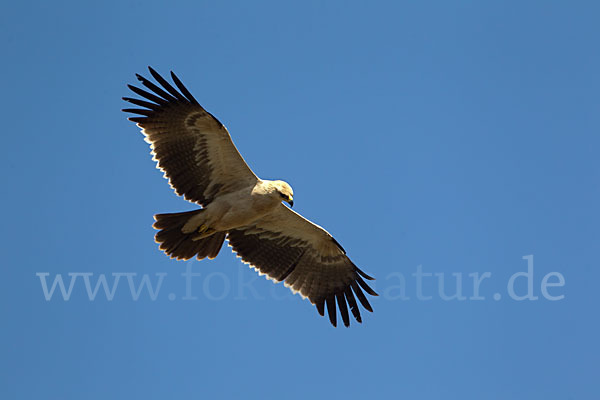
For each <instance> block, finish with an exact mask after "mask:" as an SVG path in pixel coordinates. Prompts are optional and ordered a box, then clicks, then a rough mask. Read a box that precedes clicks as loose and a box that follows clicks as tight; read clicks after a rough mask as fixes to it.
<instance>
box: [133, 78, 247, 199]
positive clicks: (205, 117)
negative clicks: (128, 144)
mask: <svg viewBox="0 0 600 400" xmlns="http://www.w3.org/2000/svg"><path fill="white" fill-rule="evenodd" d="M148 69H149V70H150V73H151V74H152V76H153V77H154V79H156V81H157V82H158V83H159V85H160V86H162V88H161V87H159V86H157V85H155V84H154V83H152V82H151V81H149V80H148V79H146V78H144V77H143V76H141V75H137V74H136V76H137V78H138V80H139V81H140V82H141V83H142V85H144V86H145V87H146V88H148V89H150V91H151V92H148V91H146V90H143V89H140V88H138V87H135V86H132V85H128V87H129V89H131V90H132V91H133V92H134V93H136V94H137V95H139V96H141V97H143V98H144V100H141V99H134V98H130V97H123V100H125V101H128V102H130V103H132V104H135V105H137V106H140V107H143V108H128V109H124V110H123V111H125V112H130V113H134V114H139V115H140V117H131V118H129V120H130V121H133V122H136V123H137V125H138V126H139V127H140V128H142V133H143V134H144V135H145V136H146V141H147V142H148V143H150V147H151V149H152V155H153V156H154V157H153V159H154V160H155V161H157V162H158V165H157V168H159V169H160V170H162V171H163V172H164V175H165V177H166V178H167V179H168V180H169V183H170V184H171V187H172V188H173V189H174V190H175V193H177V194H178V195H180V196H184V198H185V199H186V200H189V201H193V202H196V203H198V204H200V205H202V206H206V205H207V204H209V203H210V202H211V201H212V200H213V199H214V198H215V197H216V196H218V195H220V194H224V193H229V192H232V191H235V190H239V189H242V188H244V187H248V186H250V185H253V184H254V183H256V181H257V180H258V178H257V177H256V175H254V173H253V172H252V170H251V169H250V167H248V165H247V164H246V162H245V161H244V159H243V158H242V156H241V155H240V153H239V152H238V150H237V149H236V147H235V145H234V144H233V142H232V141H231V137H230V136H229V132H227V129H226V128H225V126H223V124H221V123H220V122H219V121H218V120H217V119H216V118H215V117H213V116H212V115H211V114H210V113H209V112H207V111H206V110H205V109H204V108H202V106H201V105H200V104H198V102H197V101H196V99H194V97H193V96H192V95H191V94H190V92H189V91H188V90H187V89H186V88H185V86H183V84H182V83H181V81H180V80H179V79H178V78H177V76H175V74H174V73H173V72H171V78H172V79H173V82H174V83H175V85H176V86H177V88H178V89H179V90H177V89H175V88H174V87H173V86H172V85H171V84H170V83H169V82H167V81H166V80H165V79H164V78H163V77H162V76H160V75H159V74H158V73H157V72H156V71H154V70H153V69H152V68H150V67H148Z"/></svg>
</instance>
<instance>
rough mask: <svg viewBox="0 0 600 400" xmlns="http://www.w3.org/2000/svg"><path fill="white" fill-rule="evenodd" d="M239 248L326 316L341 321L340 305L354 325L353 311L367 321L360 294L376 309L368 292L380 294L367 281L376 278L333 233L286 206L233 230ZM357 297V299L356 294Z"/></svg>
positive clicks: (232, 241) (366, 304)
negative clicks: (363, 270)
mask: <svg viewBox="0 0 600 400" xmlns="http://www.w3.org/2000/svg"><path fill="white" fill-rule="evenodd" d="M227 239H228V241H229V245H230V246H231V247H232V248H233V251H235V252H236V253H237V255H238V256H239V257H240V258H241V259H242V260H243V261H244V262H246V263H248V264H250V265H251V266H252V267H253V268H254V269H256V270H257V271H258V272H259V274H260V275H266V277H267V278H269V279H271V280H273V281H275V282H281V281H284V284H285V286H287V287H289V288H290V289H291V290H292V291H293V292H294V293H299V294H300V295H301V296H302V297H303V298H308V299H309V300H310V302H311V303H312V304H314V305H315V306H316V308H317V311H318V313H319V314H320V315H321V316H324V315H325V305H326V306H327V314H328V316H329V320H330V322H331V324H332V325H334V326H336V325H337V316H336V315H337V311H336V302H337V308H338V309H339V311H340V315H341V317H342V321H343V322H344V325H345V326H349V325H350V318H349V310H348V309H350V312H351V313H352V315H353V317H354V319H355V320H356V321H357V322H362V319H361V315H360V310H359V308H358V304H357V301H356V298H358V300H359V302H360V304H361V305H362V306H363V307H364V308H365V309H366V310H368V311H373V309H372V307H371V305H370V304H369V302H368V300H367V298H366V296H365V294H364V293H363V291H362V290H361V288H362V289H364V291H366V292H367V293H368V294H370V295H372V296H377V293H375V291H373V289H371V288H370V287H369V286H368V284H367V283H366V282H365V281H364V279H363V277H364V278H365V279H369V280H372V279H373V278H371V277H370V276H368V275H367V274H365V273H364V272H362V271H361V270H360V269H358V268H357V267H356V266H355V265H354V263H352V261H351V260H350V259H349V258H348V256H347V255H346V253H345V252H344V251H343V249H342V247H341V246H340V245H339V243H337V242H336V241H335V240H334V239H333V237H332V236H331V235H330V234H329V233H328V232H327V231H325V230H324V229H323V228H321V227H319V226H318V225H315V224H313V223H312V222H310V221H308V220H307V219H305V218H303V217H302V216H301V215H299V214H297V213H295V212H294V211H292V210H290V209H289V208H288V207H286V206H284V205H283V204H282V205H281V206H279V207H277V209H276V211H275V212H273V213H271V214H269V215H267V216H265V217H263V218H261V219H259V220H258V221H256V222H255V223H254V224H253V225H251V226H246V227H243V228H239V229H236V230H232V231H230V232H229V234H228V236H227ZM355 296H356V297H355Z"/></svg>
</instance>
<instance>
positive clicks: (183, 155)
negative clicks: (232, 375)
mask: <svg viewBox="0 0 600 400" xmlns="http://www.w3.org/2000/svg"><path fill="white" fill-rule="evenodd" d="M150 72H151V74H152V76H153V77H154V78H155V79H156V80H157V81H158V83H159V84H160V85H161V86H162V88H161V87H159V86H157V85H155V84H154V83H152V82H150V81H149V80H147V79H145V78H143V77H142V76H140V75H137V77H138V79H139V80H140V81H141V82H142V84H143V85H144V86H146V88H148V89H150V90H151V91H152V93H151V92H147V91H145V90H143V89H140V88H137V87H135V86H131V85H129V88H130V89H131V90H132V91H133V92H135V93H136V94H138V95H140V96H141V97H143V98H144V100H141V99H134V98H124V100H126V101H128V102H130V103H133V104H135V105H137V106H141V107H143V108H135V109H126V110H124V111H127V112H132V113H136V114H139V115H141V117H132V118H129V119H130V120H132V121H134V122H136V123H137V124H138V126H140V127H141V128H142V132H143V133H144V135H145V136H146V141H147V142H148V143H150V145H151V148H152V154H153V155H154V160H155V161H157V163H158V165H157V167H158V168H160V169H161V170H162V171H163V172H164V174H165V177H166V178H167V179H168V180H169V183H170V184H171V187H172V188H173V189H174V190H175V192H176V193H177V194H178V195H181V196H184V198H185V199H186V200H189V201H191V202H195V203H197V204H199V205H200V206H202V208H201V209H197V210H193V211H187V212H180V213H172V214H157V215H155V219H156V222H155V224H154V227H155V228H156V229H158V230H159V232H158V233H157V234H156V241H157V242H158V243H160V248H161V249H162V250H163V251H164V252H165V253H167V254H168V255H169V256H171V257H172V258H177V259H189V258H192V257H197V258H198V259H202V258H205V257H208V258H214V257H216V256H217V254H218V253H219V250H220V249H221V247H222V244H223V241H224V240H225V239H227V241H228V242H229V245H230V246H231V247H232V248H233V250H234V251H235V252H236V253H237V255H238V256H239V257H241V258H242V260H243V261H244V262H245V263H247V264H250V265H251V266H252V267H253V268H254V269H256V270H257V271H258V272H259V273H260V274H261V275H265V276H266V277H267V278H269V279H271V280H273V281H275V282H280V281H284V284H285V285H286V286H287V287H289V288H290V289H291V290H292V291H293V292H294V293H299V294H300V295H301V296H302V297H303V298H308V299H309V300H310V301H311V303H313V304H314V305H316V307H317V310H318V311H319V314H321V315H324V311H325V305H327V311H328V314H329V319H330V321H331V323H332V324H333V325H334V326H335V325H336V302H337V306H338V307H339V310H340V313H341V316H342V319H343V321H344V325H346V326H348V325H349V313H348V308H349V309H350V311H351V313H352V314H353V316H354V318H355V319H356V320H357V321H358V322H361V315H360V311H359V308H358V303H357V301H356V300H357V299H358V301H359V302H360V304H362V305H363V307H365V308H366V309H367V310H368V311H372V309H371V306H370V304H369V302H368V300H367V298H366V296H365V295H364V293H363V292H362V290H364V291H366V292H367V293H369V294H371V295H376V293H375V292H374V291H373V290H372V289H371V288H370V287H369V286H368V285H367V284H366V282H365V281H364V280H363V278H365V279H373V278H371V277H369V276H368V275H367V274H365V273H364V272H362V271H361V270H360V269H359V268H358V267H356V266H355V265H354V263H352V261H350V259H349V258H348V257H347V256H346V252H345V251H344V249H343V248H342V247H341V246H340V244H339V243H338V242H337V241H336V240H335V239H334V238H333V237H332V236H331V235H330V234H329V233H328V232H327V231H326V230H324V229H323V228H321V227H320V226H318V225H316V224H314V223H312V222H310V221H308V220H307V219H305V218H304V217H302V216H301V215H299V214H297V213H296V212H294V211H292V210H291V209H290V208H288V207H287V206H285V205H284V204H282V201H285V202H288V203H290V206H291V205H293V192H292V188H291V187H290V186H289V185H288V184H287V183H286V182H283V181H269V180H261V179H259V178H258V177H257V176H256V175H255V174H254V173H253V172H252V170H251V169H250V168H249V167H248V165H247V164H246V162H245V161H244V159H243V158H242V156H241V155H240V154H239V152H238V151H237V149H236V147H235V145H234V144H233V142H232V140H231V137H230V136H229V132H227V129H225V127H224V126H223V124H221V123H220V122H219V121H218V120H217V119H216V118H214V117H213V116H212V115H211V114H210V113H208V112H207V111H206V110H204V108H202V107H201V106H200V105H199V104H198V102H197V101H196V100H195V99H194V97H193V96H192V95H191V94H190V92H189V91H188V90H187V89H186V88H185V87H184V86H183V84H182V83H181V81H179V79H178V78H177V77H176V76H175V75H174V74H173V73H171V76H172V78H173V81H174V82H175V84H176V86H177V88H178V89H179V90H177V89H175V88H174V87H173V86H171V84H169V83H168V82H167V81H166V80H165V79H164V78H162V77H161V76H160V75H159V74H157V73H156V72H155V71H154V70H152V69H151V68H150ZM348 306H349V307H348Z"/></svg>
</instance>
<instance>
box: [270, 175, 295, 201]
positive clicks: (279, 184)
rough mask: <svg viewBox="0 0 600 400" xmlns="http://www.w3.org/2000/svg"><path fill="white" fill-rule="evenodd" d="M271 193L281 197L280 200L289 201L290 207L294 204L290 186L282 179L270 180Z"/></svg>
mask: <svg viewBox="0 0 600 400" xmlns="http://www.w3.org/2000/svg"><path fill="white" fill-rule="evenodd" d="M270 183H271V186H272V187H273V189H274V190H273V193H275V194H276V195H278V196H279V197H281V200H283V201H285V202H287V203H289V205H290V207H293V206H294V191H293V190H292V187H291V186H290V185H289V184H288V183H287V182H284V181H271V182H270Z"/></svg>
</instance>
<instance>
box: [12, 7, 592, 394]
mask: <svg viewBox="0 0 600 400" xmlns="http://www.w3.org/2000/svg"><path fill="white" fill-rule="evenodd" d="M215 3H216V2H207V1H189V2H181V1H175V2H169V3H168V4H167V3H166V2H165V3H163V2H155V1H133V2H132V1H119V2H111V1H101V2H93V3H92V2H85V1H77V2H61V1H52V2H40V1H37V2H31V3H28V2H10V3H6V4H4V6H3V7H2V12H1V13H0V33H1V35H0V38H1V39H0V40H1V43H2V63H0V71H1V72H2V77H3V78H2V95H1V96H0V105H1V107H0V109H1V110H2V111H1V112H2V120H3V126H2V143H3V148H2V150H3V151H2V168H1V169H0V171H1V172H0V173H1V174H2V182H3V187H4V189H3V191H2V209H3V216H2V220H3V222H2V224H1V228H0V230H1V246H2V247H1V249H2V279H0V307H1V317H2V329H0V339H1V343H2V345H1V347H0V352H1V353H0V380H1V384H0V391H1V393H0V397H2V398H4V399H59V398H60V399H188V398H194V399H199V398H201V399H212V398H215V399H218V398H248V399H254V398H256V399H269V398H274V399H281V398H289V399H300V398H306V397H313V398H341V397H344V398H369V397H372V396H373V395H380V396H385V397H388V398H403V399H441V398H444V399H508V398H510V399H535V398H540V399H541V398H543V399H561V400H562V399H593V398H599V397H598V396H600V388H599V387H598V376H599V373H600V368H599V366H598V359H599V357H600V351H599V344H598V337H600V332H599V322H598V306H599V300H598V285H599V284H600V273H599V265H598V252H599V250H600V246H599V241H600V228H599V226H600V218H599V213H598V204H600V190H599V185H598V183H599V179H600V168H599V161H598V151H599V146H600V139H599V132H600V131H599V129H598V128H599V125H600V124H599V122H600V118H599V115H600V114H599V108H600V98H599V93H600V73H599V71H600V53H599V52H598V43H599V40H600V26H599V25H598V16H599V15H600V7H599V6H598V3H597V2H592V1H589V2H585V1H574V2H558V1H525V2H524V1H502V2H491V1H452V2H449V1H430V2H424V1H419V2H416V1H413V2H408V1H402V2H400V1H399V2H373V3H371V4H369V5H366V4H364V2H360V3H359V2H334V1H331V2H324V1H319V2H311V1H304V2H302V3H297V2H296V3H292V2H279V1H273V2H262V1H259V2H219V4H215ZM147 65H152V66H153V67H155V68H156V69H157V70H158V71H159V72H161V73H163V74H168V72H169V71H170V70H171V69H172V70H174V71H176V73H177V74H178V75H179V77H180V78H181V79H182V80H183V82H184V83H185V84H186V85H187V87H188V88H189V89H190V91H191V92H192V93H193V94H194V96H195V97H196V98H197V99H198V100H199V101H200V102H201V104H203V105H204V106H205V107H206V109H207V110H209V111H210V112H212V113H213V114H215V115H216V116H217V117H218V118H219V119H220V120H221V121H222V122H223V123H224V124H225V125H226V126H227V127H228V129H229V131H230V132H231V135H232V137H233V139H234V141H235V143H236V145H237V146H238V148H239V149H240V151H241V153H242V154H243V155H244V156H245V158H246V160H247V161H248V163H249V164H250V165H251V167H252V168H253V169H254V171H255V172H256V173H257V174H258V175H259V176H261V177H263V178H272V179H276V178H280V179H285V180H286V181H288V182H290V184H291V185H292V187H293V188H294V191H295V209H296V210H297V211H299V212H300V213H302V214H303V215H305V216H306V217H308V218H310V219H312V220H313V221H316V222H317V223H318V224H320V225H322V226H324V227H325V228H326V229H328V230H329V231H330V232H331V233H332V234H333V235H334V236H335V237H336V238H337V239H338V241H339V242H341V243H342V244H343V246H344V247H345V248H346V250H347V251H348V254H349V256H350V257H351V258H352V259H353V260H354V262H355V263H356V264H357V265H359V266H360V267H361V268H362V269H363V270H365V271H366V272H367V273H369V274H371V275H373V276H375V277H376V278H377V280H376V281H375V288H376V290H377V291H378V292H379V293H380V296H379V297H378V298H374V299H373V301H372V304H373V307H374V309H375V312H374V313H373V314H370V313H367V312H366V311H365V312H364V314H369V315H364V318H363V319H364V322H363V324H362V325H361V324H353V325H352V326H351V327H350V328H344V327H341V328H340V327H338V328H333V327H331V325H330V324H329V322H328V321H327V319H326V318H322V317H320V316H319V315H318V314H317V312H316V310H315V308H314V307H312V306H311V305H310V304H309V302H308V301H303V300H302V299H301V298H300V297H299V296H294V295H292V294H291V293H289V292H288V290H287V289H285V288H284V287H283V285H274V284H273V283H271V282H270V281H267V280H265V279H264V278H262V277H258V276H257V275H256V274H255V272H254V271H253V270H251V269H249V268H248V267H246V266H244V265H242V264H241V263H240V261H239V260H238V259H236V258H235V257H234V256H233V255H232V253H231V251H230V249H229V248H227V247H224V248H223V250H222V252H221V254H220V255H219V257H218V258H217V259H216V260H214V261H207V260H205V261H202V262H197V261H196V262H192V263H186V262H176V261H173V260H169V259H168V258H167V257H166V256H164V254H162V253H161V252H159V250H158V249H157V246H156V244H155V243H154V241H153V235H154V231H153V229H152V226H151V225H152V222H153V219H152V215H153V214H155V213H162V212H175V211H184V210H190V209H193V208H194V207H193V206H192V205H190V204H188V203H186V202H185V201H184V200H183V199H181V198H178V197H176V196H175V195H174V194H173V193H172V191H171V189H170V188H169V186H168V184H167V182H166V181H165V180H164V179H163V178H162V174H161V173H160V172H159V171H158V170H156V169H155V168H154V163H153V162H152V161H151V158H150V156H149V148H148V146H147V144H146V143H145V142H144V141H143V140H142V135H141V134H140V133H139V130H138V128H136V127H135V126H134V124H133V123H131V122H129V121H127V120H126V115H125V114H123V113H122V112H121V111H120V109H121V108H124V107H125V106H126V104H124V102H123V101H121V97H122V96H129V95H130V93H128V90H127V88H126V84H128V83H135V82H136V81H135V77H134V73H136V72H137V73H142V74H146V75H147V70H146V66H147ZM529 255H533V274H532V277H531V278H532V280H531V282H532V283H531V284H532V289H533V293H532V295H533V296H537V300H522V301H517V300H515V299H513V298H511V297H510V293H509V291H508V286H507V284H508V282H509V280H510V277H511V276H512V275H513V274H515V273H518V272H525V271H527V268H528V262H527V260H526V259H523V257H524V256H529ZM419 266H420V267H419ZM186 268H189V269H190V270H192V272H194V273H199V274H200V276H198V277H194V278H192V280H191V282H192V288H191V289H192V293H191V294H192V296H194V297H196V298H197V299H195V300H184V299H182V298H183V297H185V295H186V289H185V279H184V278H183V277H182V276H181V274H182V273H183V272H185V271H186ZM418 268H421V271H422V272H423V273H437V274H443V275H438V276H425V277H423V285H422V287H421V290H422V293H421V294H422V296H421V297H423V296H431V299H430V300H424V299H422V298H421V299H419V293H418V292H417V291H418V289H419V288H418V287H417V278H416V277H415V276H413V275H412V274H415V273H416V272H417V270H418ZM486 272H487V273H489V274H491V275H490V277H489V278H486V279H485V280H483V281H482V283H481V287H480V294H479V297H481V298H483V299H481V300H474V299H471V298H472V297H474V293H473V279H472V277H470V276H469V274H473V273H478V274H479V275H480V276H481V275H483V274H484V273H486ZM552 272H556V273H559V274H560V276H562V277H563V278H564V285H563V286H554V287H550V288H548V290H547V294H548V295H549V296H552V298H555V297H561V296H564V298H562V299H560V300H549V299H547V298H546V297H544V296H543V293H542V290H541V284H542V281H543V278H544V276H546V275H547V274H549V273H552ZM38 273H47V274H48V275H47V276H46V278H45V279H47V281H48V285H51V283H52V281H53V279H54V278H55V277H56V276H57V274H61V276H62V277H63V279H64V280H65V282H66V285H67V286H68V283H69V276H68V274H69V273H89V274H93V275H91V276H89V275H88V277H89V279H90V281H91V284H92V286H95V283H96V281H97V279H98V277H99V276H100V274H105V276H106V277H107V279H108V281H109V283H111V284H112V283H113V281H114V279H115V278H114V277H113V275H112V274H113V273H137V275H136V276H133V275H129V276H130V279H132V282H133V283H134V284H135V285H136V287H137V285H139V283H140V281H141V279H142V276H143V274H148V277H149V278H150V283H152V284H153V285H154V286H156V283H157V282H158V277H157V275H156V274H163V275H161V276H162V277H163V281H162V285H161V287H160V290H159V292H158V293H157V296H156V299H155V300H152V299H151V298H150V296H149V294H148V292H147V290H146V289H145V288H144V289H143V290H142V292H141V294H140V296H139V298H138V300H137V301H135V300H133V299H132V296H131V293H130V290H129V287H128V281H127V275H122V278H121V280H120V282H119V285H118V286H117V288H116V291H115V294H114V298H113V299H112V301H109V300H107V298H106V296H105V294H104V292H103V290H102V289H100V291H99V293H98V294H97V296H96V298H95V300H93V301H91V300H90V299H89V298H88V295H87V293H86V290H85V285H84V278H83V277H82V276H79V277H77V278H75V281H74V282H75V283H74V286H73V290H72V293H71V296H70V298H69V299H68V300H67V301H65V300H63V298H62V296H61V295H60V291H59V289H56V292H55V293H54V294H53V296H52V298H51V299H50V300H49V301H46V299H45V296H44V292H43V289H42V285H41V280H40V277H38V276H36V274H38ZM164 274H166V275H164ZM452 274H455V275H452ZM456 276H459V277H461V282H462V288H461V289H462V292H463V295H464V296H465V297H467V298H466V299H465V300H457V299H454V300H445V299H444V298H443V297H442V296H440V294H439V289H440V287H439V286H440V285H439V280H438V279H442V278H443V279H442V281H443V282H444V289H445V291H446V293H447V294H449V295H451V294H453V293H455V292H456V288H455V286H456V284H455V282H456V281H455V278H456ZM440 277H441V278H440ZM402 278H404V285H402ZM547 279H548V280H547V282H548V283H554V284H557V283H560V277H559V275H557V274H555V275H552V276H550V277H549V278H547ZM402 289H404V292H403V291H402ZM527 289H528V285H527V278H526V277H519V278H517V279H516V280H515V285H514V291H515V294H516V295H519V296H523V295H524V294H526V292H527ZM494 295H496V299H497V300H496V299H495V297H494ZM498 296H499V297H498Z"/></svg>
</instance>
